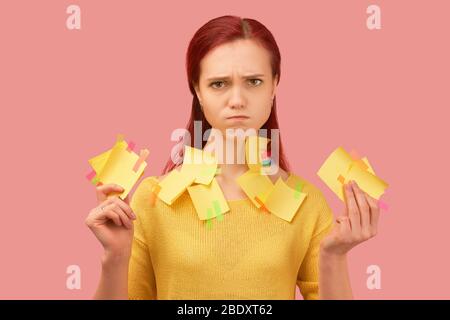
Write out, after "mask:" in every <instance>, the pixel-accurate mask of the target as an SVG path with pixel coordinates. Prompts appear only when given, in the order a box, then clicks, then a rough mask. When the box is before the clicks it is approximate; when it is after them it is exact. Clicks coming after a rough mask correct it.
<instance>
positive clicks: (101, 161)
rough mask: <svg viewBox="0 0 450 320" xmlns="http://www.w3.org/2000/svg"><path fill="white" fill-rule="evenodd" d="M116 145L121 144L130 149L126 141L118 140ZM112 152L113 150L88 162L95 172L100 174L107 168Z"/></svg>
mask: <svg viewBox="0 0 450 320" xmlns="http://www.w3.org/2000/svg"><path fill="white" fill-rule="evenodd" d="M116 144H119V145H121V146H122V147H124V148H127V147H128V144H127V143H126V141H124V140H118V141H117V142H116ZM111 151H112V148H111V149H109V150H107V151H105V152H103V153H101V154H99V155H98V156H95V157H93V158H92V159H89V160H88V162H89V164H90V165H91V167H92V169H94V171H95V172H97V173H98V172H100V171H102V170H103V167H104V166H105V163H106V161H108V158H109V156H110V154H111Z"/></svg>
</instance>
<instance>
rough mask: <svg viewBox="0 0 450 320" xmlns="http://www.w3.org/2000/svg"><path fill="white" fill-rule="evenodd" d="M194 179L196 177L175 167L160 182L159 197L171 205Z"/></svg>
mask: <svg viewBox="0 0 450 320" xmlns="http://www.w3.org/2000/svg"><path fill="white" fill-rule="evenodd" d="M194 179H195V177H193V176H191V175H188V174H186V172H182V171H178V170H177V169H173V170H172V171H170V173H169V174H168V175H167V176H166V177H165V178H164V179H163V180H162V181H161V182H160V183H159V184H158V185H159V186H160V188H161V189H160V190H159V193H158V198H160V199H161V200H162V201H164V202H165V203H166V204H168V205H171V204H172V203H173V202H174V201H175V200H176V199H178V197H179V196H181V195H182V194H183V192H184V191H186V188H187V187H188V186H190V185H191V184H192V183H193V182H194Z"/></svg>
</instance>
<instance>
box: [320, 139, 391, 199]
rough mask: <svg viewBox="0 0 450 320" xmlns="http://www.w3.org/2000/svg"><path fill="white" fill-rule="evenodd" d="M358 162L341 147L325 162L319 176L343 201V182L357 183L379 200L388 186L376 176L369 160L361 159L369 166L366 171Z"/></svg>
mask: <svg viewBox="0 0 450 320" xmlns="http://www.w3.org/2000/svg"><path fill="white" fill-rule="evenodd" d="M356 160H357V159H352V157H351V156H350V155H349V154H348V153H347V152H346V151H345V150H344V149H343V148H342V147H339V148H337V149H336V150H335V151H333V153H332V154H331V155H330V156H329V157H328V158H327V160H325V162H324V164H323V165H322V167H321V168H320V169H319V171H318V172H317V174H318V175H319V177H320V178H321V179H322V180H323V182H325V184H326V185H327V186H328V187H329V188H330V189H331V190H333V192H334V193H335V194H336V195H337V196H338V197H339V199H341V200H342V201H344V188H343V183H342V182H344V183H348V182H349V181H351V180H354V181H356V183H357V184H358V185H359V187H360V188H361V189H362V190H363V191H364V192H366V193H367V194H369V195H370V196H371V197H373V198H375V199H379V198H380V197H381V195H382V194H383V193H384V191H385V189H386V188H387V187H388V184H387V183H386V182H385V181H383V180H382V179H380V178H379V177H377V176H376V175H375V171H374V170H373V167H372V166H371V164H370V162H369V159H367V158H366V157H364V158H361V161H363V162H364V164H366V165H367V168H366V169H364V168H363V166H361V165H360V164H358V163H357V162H356ZM339 176H342V178H343V179H344V181H339V179H338V178H339Z"/></svg>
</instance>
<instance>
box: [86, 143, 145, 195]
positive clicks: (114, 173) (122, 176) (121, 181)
mask: <svg viewBox="0 0 450 320" xmlns="http://www.w3.org/2000/svg"><path fill="white" fill-rule="evenodd" d="M127 148H128V144H127V143H126V142H125V141H122V140H121V141H117V142H116V144H115V145H114V147H113V148H112V149H111V150H108V151H107V152H104V153H102V154H100V155H99V156H97V157H94V158H93V159H91V160H90V163H91V164H92V165H93V167H94V169H97V170H98V171H97V170H96V173H97V175H96V178H97V181H99V182H101V183H102V184H109V183H114V184H118V185H119V186H121V187H122V188H124V191H123V192H122V193H120V194H118V195H119V197H120V198H121V199H125V198H126V196H127V195H128V193H129V192H130V191H131V189H132V188H133V186H134V184H135V183H136V182H137V181H138V180H139V178H140V177H141V176H142V174H143V173H144V170H145V168H146V167H147V162H145V159H146V158H147V156H148V150H146V149H144V150H141V154H140V155H137V154H136V153H134V152H133V151H131V150H127ZM107 154H109V155H108V157H107V158H106V155H107ZM105 159H106V160H105Z"/></svg>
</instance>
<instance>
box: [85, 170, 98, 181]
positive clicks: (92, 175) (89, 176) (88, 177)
mask: <svg viewBox="0 0 450 320" xmlns="http://www.w3.org/2000/svg"><path fill="white" fill-rule="evenodd" d="M96 174H97V173H95V171H94V170H92V171H91V172H89V173H88V174H87V175H86V178H87V179H88V180H89V181H91V180H92V178H93V177H95V175H96Z"/></svg>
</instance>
